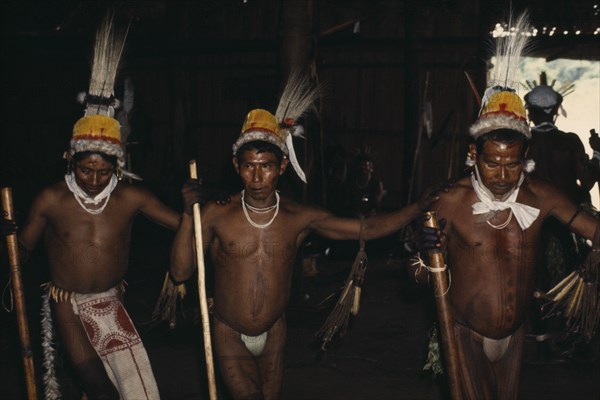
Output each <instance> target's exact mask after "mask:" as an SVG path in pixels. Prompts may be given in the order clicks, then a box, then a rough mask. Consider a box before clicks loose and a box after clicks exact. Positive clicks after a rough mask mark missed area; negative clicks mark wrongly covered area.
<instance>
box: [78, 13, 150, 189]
mask: <svg viewBox="0 0 600 400" xmlns="http://www.w3.org/2000/svg"><path fill="white" fill-rule="evenodd" d="M126 37H127V31H123V32H116V31H115V29H114V23H113V16H112V14H108V15H107V16H106V17H105V18H104V20H103V22H102V24H101V26H100V28H99V29H98V31H97V33H96V43H95V46H94V59H93V62H92V73H91V77H90V86H89V89H88V92H87V93H82V94H80V96H79V100H80V101H81V102H82V103H85V105H86V108H85V114H84V116H83V117H82V118H80V119H79V120H78V121H77V122H76V123H75V125H74V126H73V135H72V137H71V148H70V153H71V155H73V154H75V153H80V152H84V151H91V152H99V153H103V154H106V155H109V156H115V157H117V164H118V167H119V168H120V169H121V171H122V172H123V174H124V175H126V176H129V177H132V178H135V179H140V178H139V177H138V176H137V175H135V174H132V173H130V172H127V171H125V170H123V168H124V166H125V151H124V149H123V143H122V142H121V125H120V123H119V121H117V120H116V119H115V118H114V115H115V109H116V108H118V107H119V101H118V100H117V99H115V96H114V86H115V78H116V75H117V70H118V67H119V61H120V59H121V54H122V53H123V48H124V46H125V38H126Z"/></svg>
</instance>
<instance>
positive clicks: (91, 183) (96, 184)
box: [73, 154, 114, 197]
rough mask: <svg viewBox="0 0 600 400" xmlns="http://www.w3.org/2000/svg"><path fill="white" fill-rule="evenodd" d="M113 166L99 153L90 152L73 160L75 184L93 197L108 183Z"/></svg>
mask: <svg viewBox="0 0 600 400" xmlns="http://www.w3.org/2000/svg"><path fill="white" fill-rule="evenodd" d="M113 171H114V166H113V165H112V164H111V163H110V162H108V161H106V160H105V159H103V158H102V157H101V156H100V155H99V154H92V155H89V156H87V157H86V158H84V159H82V160H80V161H77V162H75V165H74V168H73V172H74V175H75V181H76V182H77V185H79V187H80V188H81V189H83V191H84V192H86V193H87V194H88V195H90V196H92V197H94V196H96V195H97V194H98V193H100V192H101V191H102V190H104V188H105V187H106V186H107V185H108V184H109V182H110V178H111V177H112V174H113Z"/></svg>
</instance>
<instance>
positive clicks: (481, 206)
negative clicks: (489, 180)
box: [471, 167, 540, 230]
mask: <svg viewBox="0 0 600 400" xmlns="http://www.w3.org/2000/svg"><path fill="white" fill-rule="evenodd" d="M475 174H476V175H477V177H479V171H478V169H477V167H475ZM524 179H525V174H523V173H521V177H520V179H519V183H518V184H517V186H515V188H514V189H513V190H512V192H511V193H509V194H507V196H505V198H504V199H501V200H496V199H494V196H493V194H492V193H491V192H490V191H489V189H488V188H486V187H485V186H483V185H482V184H481V183H480V180H479V179H475V176H474V175H471V184H472V185H473V190H474V191H475V194H476V195H477V197H478V198H479V200H481V201H479V202H477V203H474V204H473V205H472V206H471V207H472V208H473V214H474V215H476V214H487V213H490V212H494V211H502V210H506V209H507V208H510V210H511V215H509V219H508V220H507V222H505V223H502V224H500V225H496V226H492V227H494V228H496V229H502V228H505V227H506V226H508V223H509V222H510V219H511V218H512V215H514V217H515V219H516V220H517V222H518V223H519V226H520V227H521V229H522V230H525V229H527V228H529V227H530V226H531V224H533V222H534V221H535V220H536V219H537V217H538V215H539V214H540V210H539V209H537V208H535V207H531V206H528V205H526V204H523V203H518V202H517V201H516V200H517V196H518V194H519V189H520V187H521V184H522V183H523V180H524ZM488 222H489V221H488Z"/></svg>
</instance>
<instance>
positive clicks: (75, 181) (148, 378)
mask: <svg viewBox="0 0 600 400" xmlns="http://www.w3.org/2000/svg"><path fill="white" fill-rule="evenodd" d="M113 28H114V27H113V20H112V16H110V15H109V16H108V17H107V18H105V20H104V22H103V24H102V26H101V27H100V29H99V30H98V33H97V35H96V45H95V49H94V60H93V65H92V75H91V80H90V87H89V91H88V93H87V94H84V95H83V96H82V100H84V102H85V103H86V110H85V115H84V116H83V117H82V118H80V119H79V120H78V121H77V122H76V123H75V125H74V127H73V135H72V138H71V142H70V148H69V150H68V152H67V153H66V158H67V161H68V170H67V174H66V175H65V179H64V180H62V181H60V182H58V183H56V184H54V185H52V186H50V187H48V188H46V189H44V190H43V191H42V192H41V193H40V194H39V195H38V196H37V197H36V199H35V200H34V202H33V205H32V207H31V210H30V213H29V217H28V219H27V222H26V224H25V225H24V226H23V227H22V228H21V229H20V230H19V232H18V239H19V243H20V248H21V255H22V256H23V257H22V258H23V260H22V262H24V260H25V259H26V258H27V256H28V254H29V252H31V251H32V250H33V249H34V248H35V246H36V245H37V243H38V242H39V240H40V239H41V238H42V237H43V240H44V244H45V247H46V250H47V253H48V261H49V266H50V282H49V283H48V284H47V285H46V288H47V292H46V294H45V299H44V310H43V320H42V328H43V330H44V332H43V343H42V346H43V350H44V357H45V361H44V366H45V367H46V369H47V371H46V374H45V376H44V383H45V386H46V387H45V398H46V399H58V398H62V397H63V396H62V395H61V394H60V393H59V388H58V381H57V379H56V376H55V375H54V373H53V372H54V365H53V361H54V358H55V354H54V352H53V344H54V343H53V342H54V340H53V338H52V334H53V326H52V323H53V322H54V326H55V328H56V331H57V332H58V334H59V338H60V342H61V346H62V348H63V349H64V352H65V354H66V356H67V358H68V359H69V361H70V362H71V364H72V365H73V367H74V370H75V372H76V374H77V376H78V378H79V379H80V381H81V383H82V385H83V390H84V392H85V393H86V394H87V396H88V397H89V398H93V399H97V398H107V399H108V398H110V399H116V398H121V399H134V400H140V399H158V398H159V393H158V388H157V385H156V381H155V378H154V375H153V372H152V368H151V366H150V363H149V359H148V355H147V353H146V350H145V348H144V346H143V343H142V342H141V339H140V336H139V334H138V332H137V331H136V329H135V327H134V325H133V323H132V321H131V319H130V318H129V316H128V315H127V312H126V311H125V309H124V307H123V304H122V300H123V291H124V282H123V277H124V275H125V273H126V271H127V269H128V258H129V256H128V255H129V244H130V239H131V229H132V225H133V221H134V219H135V218H136V216H137V215H138V214H143V215H145V216H146V217H148V218H150V219H151V220H153V221H155V222H156V223H158V224H160V225H163V226H165V227H167V228H170V229H172V230H175V229H176V228H177V226H178V224H179V219H180V215H179V214H178V213H177V212H175V211H174V210H172V209H170V208H168V207H167V206H166V205H164V204H163V203H161V202H160V201H159V199H158V198H157V197H156V196H154V195H153V194H152V193H150V192H149V191H148V190H146V189H143V188H141V187H138V186H133V185H128V184H126V183H124V182H121V179H120V178H121V177H122V176H124V175H125V176H128V177H131V178H134V179H139V177H137V176H136V175H134V174H132V173H130V172H128V171H125V170H124V166H125V154H124V149H123V143H122V141H121V131H120V125H119V122H118V121H117V120H116V119H115V118H114V109H115V108H116V107H117V102H116V100H115V98H114V93H113V87H114V80H115V76H116V72H117V67H118V64H119V59H120V56H121V52H122V50H123V46H124V40H125V35H126V34H125V33H123V34H119V33H118V32H116V31H115V30H114V29H113ZM12 226H13V227H14V228H16V226H15V225H14V222H13V224H12ZM13 230H14V229H13ZM50 309H51V311H50Z"/></svg>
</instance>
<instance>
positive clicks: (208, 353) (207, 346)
mask: <svg viewBox="0 0 600 400" xmlns="http://www.w3.org/2000/svg"><path fill="white" fill-rule="evenodd" d="M190 178H192V179H198V173H197V172H196V160H190ZM194 238H195V243H196V261H197V263H198V295H199V297H200V313H201V314H202V333H203V337H204V356H205V358H206V373H207V375H208V390H209V394H210V399H211V400H216V399H217V386H216V383H215V365H214V362H213V353H212V341H211V338H210V321H209V316H208V304H207V301H206V277H205V273H204V248H203V247H202V220H201V215H200V204H198V203H196V204H194Z"/></svg>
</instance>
